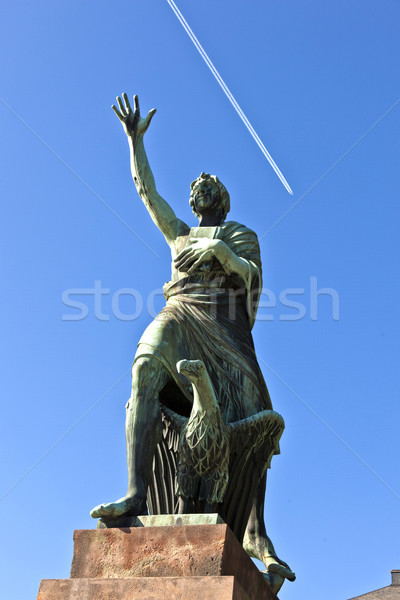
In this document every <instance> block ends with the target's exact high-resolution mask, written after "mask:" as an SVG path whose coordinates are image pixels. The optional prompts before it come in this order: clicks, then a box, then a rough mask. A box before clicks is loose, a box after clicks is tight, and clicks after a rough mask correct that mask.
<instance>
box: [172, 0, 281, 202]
mask: <svg viewBox="0 0 400 600" xmlns="http://www.w3.org/2000/svg"><path fill="white" fill-rule="evenodd" d="M167 2H168V4H169V5H170V7H171V8H172V10H173V11H174V13H175V15H176V17H177V19H178V20H179V22H180V24H181V25H182V27H183V28H184V30H185V31H186V33H187V34H188V36H189V37H190V39H191V40H192V42H193V44H194V45H195V47H196V49H197V50H198V51H199V54H200V56H201V57H202V58H203V60H204V62H205V63H206V65H207V66H208V68H209V69H210V71H211V73H212V74H213V75H214V77H215V79H216V80H217V82H218V83H219V85H220V86H221V88H222V90H223V92H224V93H225V95H226V97H227V98H228V100H229V102H230V103H231V104H232V106H233V108H234V109H235V110H236V112H237V114H238V115H239V117H240V118H241V120H242V121H243V123H244V124H245V126H246V127H247V129H248V131H249V133H250V135H251V136H252V137H253V139H254V141H255V142H256V144H257V145H258V147H259V148H260V150H261V152H262V153H263V154H264V156H265V158H266V159H267V161H268V162H269V164H270V165H271V167H272V168H273V170H274V171H275V173H276V174H277V175H278V177H279V179H280V181H281V182H282V184H283V185H284V187H285V188H286V190H287V191H288V192H289V194H291V195H292V196H293V192H292V190H291V188H290V185H289V184H288V182H287V181H286V179H285V178H284V176H283V175H282V173H281V171H280V169H279V167H278V165H277V164H276V162H275V161H274V159H273V158H272V156H271V155H270V153H269V152H268V150H267V149H266V147H265V146H264V144H263V143H262V141H261V140H260V138H259V137H258V135H257V133H256V131H255V130H254V128H253V126H252V124H251V123H250V121H249V120H248V118H247V117H246V115H245V114H244V112H243V111H242V109H241V108H240V106H239V104H238V103H237V102H236V100H235V98H234V97H233V95H232V93H231V91H230V90H229V88H228V86H227V85H226V83H225V82H224V80H223V79H222V77H221V75H220V74H219V73H218V71H217V69H216V68H215V67H214V65H213V63H212V62H211V60H210V58H209V56H208V55H207V53H206V51H205V50H204V48H203V46H202V45H201V44H200V42H199V40H198V39H197V37H196V36H195V34H194V33H193V31H192V30H191V29H190V27H189V25H188V23H187V21H186V19H185V18H184V16H183V15H182V13H181V12H180V10H179V8H178V7H177V6H176V4H175V2H174V0H167Z"/></svg>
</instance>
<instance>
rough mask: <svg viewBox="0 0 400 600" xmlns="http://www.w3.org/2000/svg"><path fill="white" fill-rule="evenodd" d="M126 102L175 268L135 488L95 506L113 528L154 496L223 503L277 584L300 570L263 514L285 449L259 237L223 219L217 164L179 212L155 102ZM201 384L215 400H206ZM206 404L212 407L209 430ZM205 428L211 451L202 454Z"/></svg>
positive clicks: (139, 355) (151, 369)
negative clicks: (261, 306)
mask: <svg viewBox="0 0 400 600" xmlns="http://www.w3.org/2000/svg"><path fill="white" fill-rule="evenodd" d="M117 101H118V106H119V109H118V108H117V107H116V106H114V105H113V107H112V108H113V110H114V112H115V113H116V115H117V117H118V118H119V120H120V121H121V123H122V125H123V128H124V130H125V133H126V135H127V137H128V141H129V146H130V155H131V171H132V176H133V180H134V183H135V185H136V188H137V191H138V193H139V196H140V197H141V198H142V200H143V202H144V204H145V206H146V208H147V210H148V211H149V213H150V216H151V218H152V219H153V221H154V223H155V224H156V225H157V227H158V228H159V229H160V231H161V232H162V233H163V235H164V237H165V239H166V241H167V243H168V245H169V247H170V249H171V254H172V274H171V280H170V282H168V283H167V284H166V285H165V286H164V295H165V298H166V300H167V302H166V306H165V307H164V309H163V310H162V311H161V313H160V314H159V315H158V316H157V317H156V318H155V319H154V321H153V322H152V323H151V324H150V325H149V326H148V327H147V329H146V331H145V332H144V334H143V336H142V338H141V339H140V342H139V345H138V350H137V352H136V356H135V359H134V363H133V367H132V393H131V397H130V399H129V401H128V403H127V405H126V444H127V464H128V491H127V494H126V496H124V497H123V498H121V499H120V500H117V501H116V502H111V503H108V504H101V505H99V506H97V507H96V508H94V509H93V510H92V511H91V515H92V517H94V518H101V519H102V521H103V522H104V523H105V524H106V525H107V526H108V527H112V526H121V523H126V522H127V521H126V519H128V518H130V517H133V516H136V515H143V514H146V513H147V506H148V508H149V511H150V513H151V514H162V513H165V512H167V513H178V512H179V513H185V512H186V513H190V512H192V513H193V512H219V513H220V514H221V516H222V517H223V518H224V519H225V520H226V522H227V523H228V524H229V525H230V527H231V528H232V529H233V531H234V532H235V534H236V535H237V537H238V539H239V540H240V541H241V542H243V546H244V548H245V549H246V551H247V552H248V554H249V555H250V556H253V557H255V558H258V559H260V560H261V561H262V562H263V563H264V564H265V566H266V569H267V570H266V572H265V574H266V577H267V579H268V580H269V581H270V583H271V585H272V588H273V589H274V591H277V590H278V589H279V587H280V585H282V582H283V580H284V579H285V578H287V579H289V580H291V581H293V580H294V578H295V575H294V573H293V572H292V571H291V569H290V568H289V566H288V565H287V564H286V563H285V562H283V561H282V560H280V559H279V558H278V557H277V555H276V552H275V550H274V547H273V545H272V542H271V540H270V539H269V538H268V536H267V533H266V529H265V524H264V514H263V513H264V496H265V486H266V467H267V466H269V461H270V459H271V457H272V455H273V454H277V453H278V452H279V438H280V435H281V434H282V431H283V428H284V424H283V419H282V418H281V417H280V415H277V413H275V412H274V411H273V410H272V404H271V400H270V396H269V393H268V389H267V386H266V384H265V381H264V378H263V375H262V373H261V370H260V367H259V365H258V362H257V358H256V354H255V350H254V344H253V339H252V335H251V329H252V327H253V325H254V321H255V316H256V311H257V305H258V299H259V294H260V290H261V287H262V272H261V259H260V250H259V245H258V240H257V236H256V234H255V233H254V232H253V231H251V230H250V229H248V228H247V227H245V226H243V225H241V224H240V223H237V222H235V221H226V220H225V219H226V216H227V214H228V212H229V209H230V198H229V194H228V192H227V190H226V188H225V187H224V185H223V184H222V183H221V182H220V181H219V179H218V178H217V177H215V176H214V175H209V174H207V173H201V175H200V177H199V178H198V179H196V181H194V182H193V183H192V184H191V194H190V205H191V207H192V209H193V212H194V214H195V215H196V216H197V217H198V219H199V225H198V227H192V228H190V227H189V226H188V225H186V223H184V222H183V221H181V220H180V219H179V218H178V217H177V216H176V215H175V213H174V211H173V210H172V208H171V207H170V206H169V204H167V202H166V201H165V200H164V199H163V198H162V197H161V196H160V195H159V193H158V192H157V189H156V186H155V182H154V177H153V174H152V172H151V169H150V166H149V163H148V159H147V156H146V153H145V149H144V144H143V136H144V134H145V132H146V130H147V128H148V127H149V125H150V122H151V119H152V118H153V115H154V113H155V112H156V111H155V109H153V110H151V111H150V112H149V113H148V115H147V117H146V118H144V119H143V118H141V116H140V111H139V101H138V97H137V96H134V110H132V108H131V106H130V103H129V99H128V97H127V95H126V94H123V101H122V99H121V98H119V97H118V98H117ZM196 386H197V387H196ZM197 388H198V389H197ZM199 389H202V390H203V391H202V392H201V394H203V395H208V399H206V398H205V397H204V398H203V399H201V400H200V401H196V393H198V390H199ZM196 390H197V392H196ZM194 398H195V402H194ZM207 406H208V407H209V408H208V409H207V408H204V407H207ZM195 407H197V408H195ZM201 407H203V408H201ZM203 409H204V410H203ZM207 410H209V411H214V412H213V415H214V416H213V418H212V419H209V424H210V425H209V428H208V429H207V427H206V426H205V425H204V423H205V421H204V418H205V416H206V414H207ZM202 411H203V412H202ZM200 413H201V415H202V416H201V419H200V416H199V415H200ZM189 417H190V419H189V422H188V418H189ZM196 418H197V420H198V422H199V423H200V425H198V428H197V429H196V428H195V426H194V425H193V423H194V422H195V419H196ZM199 419H200V420H199ZM237 422H241V425H237ZM190 423H191V425H190ZM218 424H219V425H218ZM211 425H213V426H214V429H213V430H212V431H213V432H212V431H211V429H210V427H211ZM217 425H218V427H217ZM199 427H200V429H199ZM201 427H203V429H202V430H201ZM191 428H192V429H191ZM200 430H201V431H202V433H201V435H200V437H199V431H200ZM235 432H236V433H235ZM204 435H205V436H206V437H205V438H204V439H203V437H202V436H204ZM196 436H197V437H196ZM207 436H208V437H207ZM235 436H236V438H235ZM240 436H242V440H244V439H246V440H247V439H250V440H252V441H251V444H248V443H246V444H242V446H241V447H242V449H243V451H242V452H240V451H238V446H240V442H239V445H238V443H237V441H236V442H235V441H234V440H235V439H236V440H238V439H239V440H240ZM193 439H196V440H197V441H196V443H194V442H193ZM199 439H203V442H202V443H203V446H202V449H201V452H202V454H201V452H200V454H198V455H195V454H193V452H194V450H193V449H194V448H195V446H196V444H197V443H198V441H199ZM190 440H192V441H190ZM213 444H214V446H213ZM245 448H247V450H246V451H244V449H245ZM198 450H199V448H198ZM217 450H218V451H217ZM185 457H186V458H185ZM193 461H194V462H193ZM196 461H197V462H196ZM205 465H206V466H205ZM185 469H186V471H185ZM162 473H163V474H164V475H163V476H162V475H161V474H162ZM166 473H167V475H166ZM160 477H161V478H162V477H163V479H162V485H161V484H160ZM146 500H147V503H146Z"/></svg>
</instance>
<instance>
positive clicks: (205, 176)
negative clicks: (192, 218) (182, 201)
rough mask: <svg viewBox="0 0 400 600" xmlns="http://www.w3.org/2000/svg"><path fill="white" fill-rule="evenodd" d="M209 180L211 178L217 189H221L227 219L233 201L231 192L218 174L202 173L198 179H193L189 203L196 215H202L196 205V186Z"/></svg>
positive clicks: (221, 202)
mask: <svg viewBox="0 0 400 600" xmlns="http://www.w3.org/2000/svg"><path fill="white" fill-rule="evenodd" d="M207 180H209V181H210V182H212V183H213V184H214V185H216V186H217V189H218V191H219V198H220V207H221V211H222V217H223V219H224V220H225V219H226V215H227V214H228V212H229V210H230V208H231V201H230V197H229V193H228V190H227V189H226V187H225V186H224V184H223V183H221V182H220V180H219V179H218V177H217V176H216V175H210V173H201V174H200V177H198V178H197V179H195V180H194V181H192V183H191V184H190V198H189V204H190V206H191V207H192V211H193V212H194V214H195V215H196V217H200V215H199V214H198V213H197V212H196V209H195V207H194V194H195V192H196V187H197V186H198V185H199V183H202V182H203V181H207Z"/></svg>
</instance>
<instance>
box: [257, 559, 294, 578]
mask: <svg viewBox="0 0 400 600" xmlns="http://www.w3.org/2000/svg"><path fill="white" fill-rule="evenodd" d="M270 559H271V562H270V563H269V564H268V561H266V562H265V563H264V564H265V566H266V567H267V569H268V571H269V572H270V573H274V574H275V575H279V577H283V578H284V579H288V580H289V581H294V580H295V579H296V574H295V573H294V572H293V571H292V569H291V568H290V567H289V565H288V564H286V563H285V562H283V560H280V559H279V558H278V557H277V556H271V557H270ZM266 563H267V564H266Z"/></svg>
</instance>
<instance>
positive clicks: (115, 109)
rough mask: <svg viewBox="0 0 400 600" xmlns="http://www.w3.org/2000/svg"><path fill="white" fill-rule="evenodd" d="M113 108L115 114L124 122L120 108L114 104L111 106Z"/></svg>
mask: <svg viewBox="0 0 400 600" xmlns="http://www.w3.org/2000/svg"><path fill="white" fill-rule="evenodd" d="M111 108H112V109H113V111H114V112H115V114H116V115H117V117H118V119H119V120H120V121H123V119H124V117H123V116H122V115H121V113H120V112H119V110H118V108H117V107H116V106H115V104H113V105H112V106H111Z"/></svg>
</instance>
